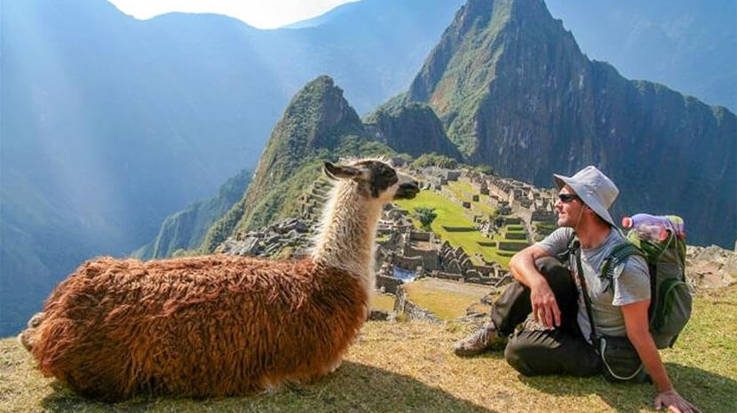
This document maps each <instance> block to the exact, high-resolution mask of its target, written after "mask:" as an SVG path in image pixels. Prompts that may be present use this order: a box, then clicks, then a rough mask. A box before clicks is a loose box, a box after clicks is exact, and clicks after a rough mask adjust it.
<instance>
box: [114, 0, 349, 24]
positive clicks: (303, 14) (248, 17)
mask: <svg viewBox="0 0 737 413" xmlns="http://www.w3.org/2000/svg"><path fill="white" fill-rule="evenodd" d="M108 1H109V2H110V3H113V4H114V5H115V6H116V7H117V8H118V9H120V11H122V12H123V13H125V14H128V15H131V16H133V17H135V18H137V19H149V18H151V17H154V16H158V15H160V14H164V13H169V12H174V11H178V12H186V13H217V14H224V15H226V16H231V17H235V18H236V19H239V20H242V21H244V22H246V23H248V24H249V25H251V26H254V27H258V28H259V29H273V28H277V27H281V26H284V25H287V24H290V23H294V22H298V21H300V20H305V19H309V18H311V17H315V16H319V15H321V14H323V13H325V12H326V11H328V10H330V9H332V8H334V7H336V6H339V5H341V4H343V3H351V2H354V1H358V0H108Z"/></svg>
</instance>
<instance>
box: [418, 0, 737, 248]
mask: <svg viewBox="0 0 737 413" xmlns="http://www.w3.org/2000/svg"><path fill="white" fill-rule="evenodd" d="M404 99H405V101H415V100H416V101H421V102H426V103H428V104H429V105H430V106H431V107H432V108H433V109H434V110H435V112H436V113H437V114H438V117H439V118H440V119H441V120H442V121H443V124H444V126H445V129H446V132H447V134H448V137H449V138H450V139H451V140H452V141H453V142H454V143H456V144H457V145H458V147H459V149H461V151H462V152H463V153H464V156H465V157H466V158H467V159H468V160H470V161H471V162H474V163H487V164H489V165H492V166H493V167H494V169H495V171H497V172H498V173H499V174H500V175H502V176H510V177H513V178H516V179H520V180H524V181H529V182H531V183H533V184H536V185H539V186H549V185H550V183H551V176H552V173H554V172H556V173H564V174H570V173H573V172H575V171H576V170H578V169H580V168H582V167H583V166H585V165H588V164H595V165H598V166H600V167H601V168H602V169H603V170H605V171H606V172H607V173H608V174H609V175H610V176H611V177H612V178H613V180H614V181H615V182H616V183H617V184H618V185H619V187H620V189H621V193H622V195H621V197H620V200H619V201H618V202H617V203H616V204H615V213H616V215H624V214H628V213H629V214H631V213H634V212H645V211H648V212H653V213H677V214H680V215H682V216H683V217H684V218H685V219H686V222H687V223H688V225H689V226H691V227H692V228H694V231H692V232H690V240H691V242H694V243H696V244H705V243H717V244H719V245H722V246H725V247H731V246H733V244H734V241H735V237H736V236H737V191H735V189H734V188H737V169H736V168H737V162H735V157H734V155H735V153H737V119H736V118H735V115H734V114H733V113H731V112H730V111H729V110H727V109H726V108H724V107H718V106H712V107H710V106H707V105H705V104H703V103H701V102H700V101H698V100H697V99H695V98H692V97H684V96H683V95H681V94H679V93H678V92H675V91H673V90H670V89H668V88H667V87H664V86H662V85H659V84H656V83H651V82H646V81H629V80H627V79H625V78H623V77H622V76H620V75H619V73H618V72H617V71H616V69H614V68H613V67H612V66H611V65H608V64H606V63H602V62H596V61H593V62H592V61H589V60H588V59H587V58H586V56H584V55H583V54H582V53H581V51H580V49H579V48H578V46H577V44H576V41H575V39H574V38H573V36H572V35H571V33H570V32H568V31H566V30H565V29H564V28H563V26H562V23H561V21H560V20H555V19H553V18H552V17H551V16H550V13H549V12H548V11H547V9H546V7H545V4H544V3H543V2H542V1H541V0H495V1H492V0H469V1H468V3H466V5H465V6H464V7H463V8H461V10H459V12H458V13H457V14H456V17H455V19H454V21H453V23H452V24H451V25H450V26H449V27H448V28H447V29H446V31H445V33H444V34H443V37H442V39H441V40H440V43H439V44H438V46H436V48H435V49H434V50H433V51H432V52H431V54H430V56H429V57H428V59H427V60H426V62H425V64H424V65H423V68H422V69H421V71H420V73H419V74H418V76H417V77H416V78H415V80H414V81H413V83H412V85H411V86H410V88H409V92H408V93H407V95H406V96H405V97H404ZM695 199H699V200H708V202H707V203H704V202H698V201H697V202H694V200H695Z"/></svg>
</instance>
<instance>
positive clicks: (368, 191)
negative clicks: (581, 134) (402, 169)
mask: <svg viewBox="0 0 737 413" xmlns="http://www.w3.org/2000/svg"><path fill="white" fill-rule="evenodd" d="M323 170H324V171H325V174H326V175H327V176H328V177H330V178H333V179H344V180H351V181H353V182H355V184H356V189H357V190H358V192H359V193H360V194H361V195H362V196H364V197H366V198H367V200H372V201H376V202H381V203H387V202H391V201H392V200H394V199H412V198H414V197H415V195H417V193H418V192H420V188H419V186H418V185H417V181H415V180H414V179H412V177H410V176H408V175H405V174H402V173H397V171H395V170H394V168H392V167H391V166H389V165H388V164H386V163H385V162H382V161H379V160H375V159H362V160H358V161H354V162H349V163H348V164H346V165H333V164H332V163H330V162H325V167H324V169H323Z"/></svg>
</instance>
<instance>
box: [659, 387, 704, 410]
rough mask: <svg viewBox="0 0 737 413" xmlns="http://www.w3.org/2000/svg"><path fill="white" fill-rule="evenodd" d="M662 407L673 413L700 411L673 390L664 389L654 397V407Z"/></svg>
mask: <svg viewBox="0 0 737 413" xmlns="http://www.w3.org/2000/svg"><path fill="white" fill-rule="evenodd" d="M663 407H665V408H667V409H668V411H669V412H674V413H700V412H701V410H699V409H698V408H697V407H696V406H694V405H693V404H691V403H689V402H688V401H687V400H686V399H684V398H683V397H681V395H680V394H678V393H676V391H675V390H668V391H664V392H662V393H660V394H658V395H657V397H655V409H656V410H660V409H662V408H663Z"/></svg>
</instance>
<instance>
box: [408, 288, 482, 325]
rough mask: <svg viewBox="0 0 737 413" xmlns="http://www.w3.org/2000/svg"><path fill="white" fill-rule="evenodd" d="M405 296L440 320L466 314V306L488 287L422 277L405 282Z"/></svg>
mask: <svg viewBox="0 0 737 413" xmlns="http://www.w3.org/2000/svg"><path fill="white" fill-rule="evenodd" d="M404 289H405V291H406V292H407V297H408V298H409V299H410V300H411V301H412V302H413V303H415V304H417V305H419V306H420V307H422V308H424V309H427V310H428V311H430V312H432V313H433V314H435V315H437V316H438V318H440V319H441V320H452V319H455V318H458V317H463V316H465V315H466V308H468V306H470V305H471V304H473V303H476V302H478V301H479V300H480V299H481V297H483V296H485V295H487V294H489V291H490V290H491V289H490V287H486V286H483V285H476V284H469V283H459V282H456V281H448V280H441V279H438V278H423V279H420V280H417V281H415V282H412V283H409V284H405V285H404Z"/></svg>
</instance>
